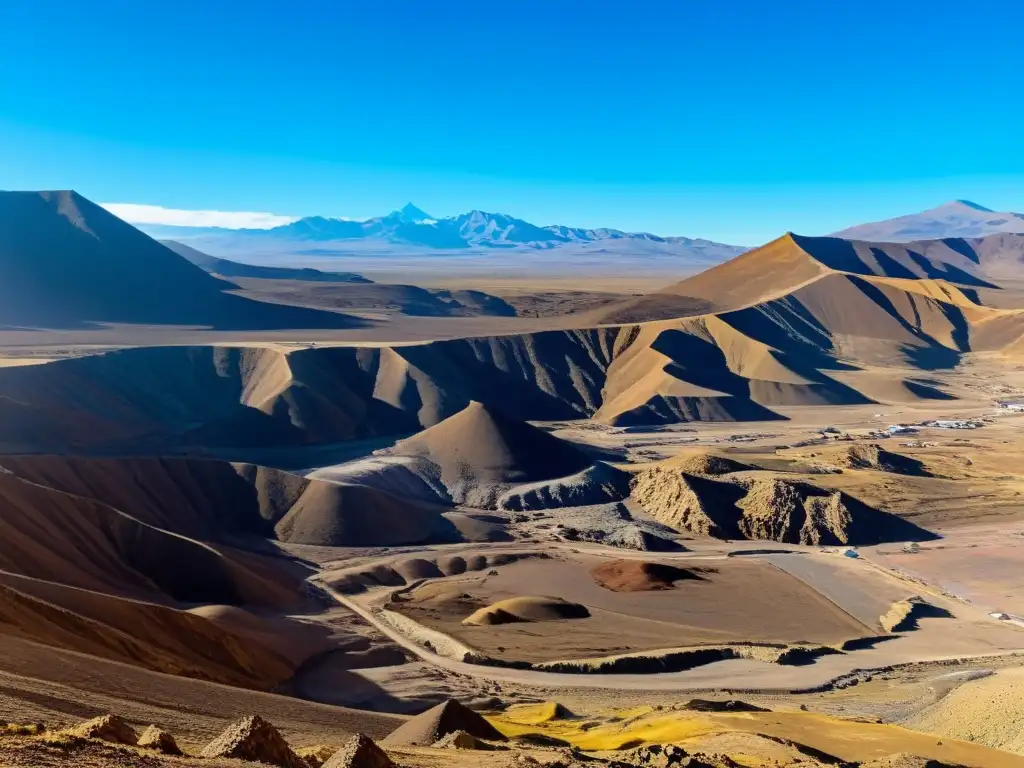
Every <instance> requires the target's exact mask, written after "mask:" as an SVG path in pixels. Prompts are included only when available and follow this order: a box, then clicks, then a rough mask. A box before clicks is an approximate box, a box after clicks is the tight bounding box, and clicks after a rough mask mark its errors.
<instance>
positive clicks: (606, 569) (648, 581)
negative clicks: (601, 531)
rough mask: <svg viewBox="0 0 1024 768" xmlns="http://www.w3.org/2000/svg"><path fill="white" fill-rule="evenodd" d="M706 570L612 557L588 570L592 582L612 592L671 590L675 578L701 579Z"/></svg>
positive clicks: (681, 579)
mask: <svg viewBox="0 0 1024 768" xmlns="http://www.w3.org/2000/svg"><path fill="white" fill-rule="evenodd" d="M708 570H709V569H705V568H677V567H676V566H674V565H668V564H667V563H647V562H644V561H643V560H611V561H609V562H606V563H601V564H600V565H596V566H594V567H593V568H591V569H590V575H591V576H593V578H594V581H595V582H597V583H598V584H600V585H601V586H602V587H604V588H605V589H610V590H612V591H613V592H649V591H651V590H657V589H672V587H673V586H675V583H676V582H677V581H685V580H689V579H696V580H701V579H703V578H704V576H703V575H702V574H703V573H706V572H707V571H708Z"/></svg>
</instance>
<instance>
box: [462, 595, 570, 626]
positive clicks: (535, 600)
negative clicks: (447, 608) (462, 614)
mask: <svg viewBox="0 0 1024 768" xmlns="http://www.w3.org/2000/svg"><path fill="white" fill-rule="evenodd" d="M588 618H590V611H588V610H587V608H586V606H584V605H580V604H579V603H570V602H567V601H565V600H561V599H558V598H552V597H510V598H507V599H505V600H499V601H498V602H496V603H492V604H491V605H488V606H485V607H484V608H480V609H479V610H477V611H474V612H473V613H472V614H470V615H469V616H467V617H466V618H465V619H463V620H462V623H463V624H465V625H466V626H483V627H492V626H499V625H501V624H516V623H519V622H538V621H560V620H562V619H588Z"/></svg>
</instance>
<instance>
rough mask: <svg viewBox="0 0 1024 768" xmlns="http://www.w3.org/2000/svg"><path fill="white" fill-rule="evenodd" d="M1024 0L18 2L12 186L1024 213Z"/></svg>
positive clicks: (655, 225) (770, 219)
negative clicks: (965, 204) (953, 201)
mask: <svg viewBox="0 0 1024 768" xmlns="http://www.w3.org/2000/svg"><path fill="white" fill-rule="evenodd" d="M1021 30H1024V3H1020V2H1019V0H1005V1H1003V2H975V3H965V2H962V1H958V2H951V1H949V0H931V1H930V2H923V1H921V0H899V1H898V2H895V1H894V0H887V2H877V1H876V0H863V1H861V2H853V0H850V1H849V2H847V0H784V1H783V0H780V1H779V2H768V1H767V0H744V1H742V2H741V1H739V0H716V1H715V2H710V1H708V2H693V1H689V2H688V1H687V0H674V1H668V0H666V1H665V2H651V1H647V2H645V1H643V0H631V1H630V2H625V0H622V1H620V2H603V1H602V0H590V1H589V2H584V1H583V0H536V1H535V0H516V2H487V0H475V1H474V2H462V1H461V0H459V1H458V2H456V1H453V0H433V2H426V1H423V2H420V1H419V0H404V1H401V2H400V1H395V0H359V1H358V2H349V1H347V0H291V2H282V1H281V0H274V1H271V0H247V1H246V2H236V1H235V0H177V2H174V3H158V2H155V0H92V1H91V2H83V0H47V1H46V2H42V1H41V0H3V2H0V188H7V189H24V188H53V187H59V188H65V187H73V188H75V189H78V190H79V191H80V192H82V193H83V194H85V195H87V196H88V197H90V198H92V199H94V200H97V201H103V202H130V203H144V204H150V205H160V206H165V207H168V208H182V209H213V210H224V211H268V212H273V213H278V214H286V215H306V214H325V215H342V216H352V217H363V216H369V215H374V214H378V213H382V212H386V211H387V210H390V209H392V208H395V207H397V206H399V205H401V204H403V203H405V202H406V201H408V200H412V201H414V202H415V203H417V204H418V205H420V206H421V207H423V208H425V209H426V210H428V211H430V212H431V213H433V214H434V215H437V216H444V215H451V214H454V213H458V212H461V211H463V210H467V209H470V208H482V209H485V210H498V211H502V212H507V213H511V214H514V215H518V216H521V217H523V218H527V219H529V220H531V221H534V222H536V223H539V224H548V223H564V224H572V225H585V226H594V225H606V226H615V227H620V228H625V229H642V230H649V231H655V232H659V233H662V234H686V235H691V236H705V237H712V238H715V239H719V240H725V241H732V242H739V243H756V242H759V241H763V240H765V239H768V238H770V237H772V236H774V235H776V234H777V233H779V232H781V231H783V230H786V229H792V230H795V231H798V232H806V233H809V234H818V233H825V232H829V231H832V230H835V229H838V228H840V227H843V226H846V225H849V224H854V223H857V222H859V221H863V220H867V219H876V218H884V217H888V216H893V215H898V214H901V213H906V212H910V211H913V210H917V209H921V208H925V207H930V206H932V205H936V204H938V203H941V202H944V201H945V200H947V199H950V198H955V197H963V198H969V199H972V200H975V201H976V202H979V203H982V204H985V205H988V206H989V207H993V208H996V209H1004V210H1005V209H1016V210H1024V183H1022V181H1024V142H1022V140H1021V125H1022V124H1024V97H1022V95H1021V83H1022V74H1024V63H1022V60H1021V53H1020V50H1021V46H1020V42H1019V35H1020V34H1021Z"/></svg>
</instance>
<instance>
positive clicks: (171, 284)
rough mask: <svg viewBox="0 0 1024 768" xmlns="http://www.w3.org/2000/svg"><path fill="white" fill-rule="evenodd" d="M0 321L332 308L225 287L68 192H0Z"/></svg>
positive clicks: (75, 322)
mask: <svg viewBox="0 0 1024 768" xmlns="http://www.w3.org/2000/svg"><path fill="white" fill-rule="evenodd" d="M0 271H2V274H3V280H2V282H0V325H7V326H15V327H44V328H73V327H81V326H86V325H90V324H97V323H135V324H156V325H198V326H213V327H218V328H226V329H260V328H340V327H347V326H351V325H353V324H354V323H356V322H358V321H356V320H354V319H353V318H349V317H345V316H344V315H340V314H337V313H329V312H320V311H315V310H308V309H301V308H296V307H285V306H277V305H271V304H265V303H262V302H257V301H252V300H250V299H246V298H243V297H239V296H232V295H230V294H229V293H227V292H226V291H228V290H231V289H233V288H234V286H232V285H231V284H229V283H225V282H224V281H222V280H218V279H217V278H215V277H213V276H211V275H209V274H207V273H206V272H204V271H203V270H202V269H200V268H199V267H197V266H195V265H194V264H191V263H190V262H188V261H187V260H185V259H183V258H182V257H181V256H179V255H178V254H176V253H174V252H173V251H171V250H170V249H168V248H166V247H164V246H163V245H161V244H160V243H158V242H157V241H155V240H153V239H152V238H150V237H148V236H147V235H145V234H143V233H142V232H140V231H139V230H137V229H136V228H135V227H133V226H131V225H130V224H127V223H125V222H124V221H122V220H120V219H119V218H117V217H116V216H114V215H113V214H111V213H109V212H107V211H106V210H104V209H103V208H101V207H100V206H98V205H96V204H94V203H92V202H90V201H89V200H86V199H85V198H84V197H82V196H81V195H79V194H77V193H76V192H71V191H61V192H0Z"/></svg>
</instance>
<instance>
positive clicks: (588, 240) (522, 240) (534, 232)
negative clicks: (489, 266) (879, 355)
mask: <svg viewBox="0 0 1024 768" xmlns="http://www.w3.org/2000/svg"><path fill="white" fill-rule="evenodd" d="M139 229H141V230H143V231H144V232H146V233H148V234H150V235H152V236H153V237H157V238H162V239H173V240H176V241H179V242H181V241H185V242H190V241H200V242H201V244H202V249H203V250H205V251H209V252H211V253H218V252H230V253H237V252H238V251H239V250H246V249H254V250H256V251H258V252H263V253H266V252H268V251H278V252H281V251H285V252H288V251H292V252H296V251H297V252H305V253H310V252H315V253H317V254H320V255H330V253H331V252H332V251H333V252H336V253H337V254H338V255H358V254H360V253H362V252H363V251H372V252H374V253H379V252H382V251H384V252H386V251H409V250H410V249H415V250H418V249H425V250H430V251H459V252H473V251H476V252H482V251H493V250H502V249H504V250H531V251H536V250H546V249H561V248H568V249H571V250H574V251H579V250H585V251H590V252H595V253H596V252H601V251H603V250H607V251H609V252H612V253H615V254H620V255H621V254H624V253H626V252H636V253H637V254H638V255H643V254H648V253H659V254H665V255H668V254H673V253H675V254H679V255H683V256H691V257H696V258H698V259H699V260H702V261H708V262H716V263H717V262H719V261H724V260H726V259H730V258H732V257H733V256H736V255H738V254H740V253H743V252H744V251H745V250H747V249H746V248H743V247H740V246H735V245H726V244H723V243H716V242H713V241H711V240H703V239H700V238H689V237H661V236H658V235H652V234H650V233H647V232H623V231H622V230H618V229H609V228H598V229H585V228H582V227H567V226H562V225H552V226H543V227H542V226H537V225H536V224H531V223H530V222H528V221H524V220H523V219H517V218H515V217H513V216H508V215H506V214H502V213H487V212H485V211H470V212H469V213H463V214H460V215H458V216H449V217H447V218H440V219H438V218H434V217H433V216H431V215H430V214H428V213H427V212H426V211H423V210H422V209H420V208H417V207H416V206H415V205H413V204H412V203H409V204H408V205H406V206H405V207H403V208H400V209H399V210H397V211H392V212H391V213H389V214H387V215H386V216H378V217H374V218H371V219H366V220H365V221H351V220H348V219H334V218H326V217H323V216H307V217H305V218H302V219H298V220H297V221H293V222H292V223H290V224H285V225H282V226H279V227H274V228H273V229H222V228H215V227H202V228H199V227H168V226H160V225H145V224H143V225H139ZM332 246H333V247H332Z"/></svg>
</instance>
